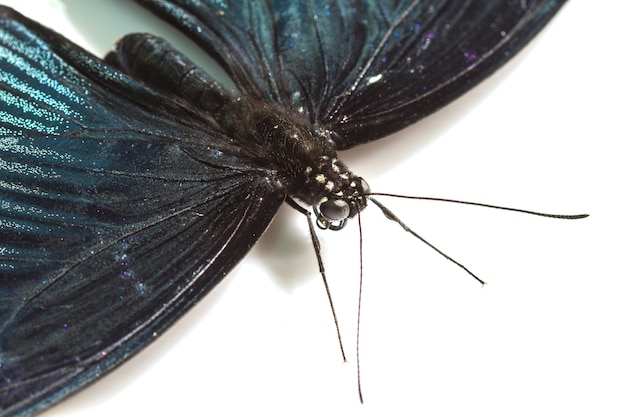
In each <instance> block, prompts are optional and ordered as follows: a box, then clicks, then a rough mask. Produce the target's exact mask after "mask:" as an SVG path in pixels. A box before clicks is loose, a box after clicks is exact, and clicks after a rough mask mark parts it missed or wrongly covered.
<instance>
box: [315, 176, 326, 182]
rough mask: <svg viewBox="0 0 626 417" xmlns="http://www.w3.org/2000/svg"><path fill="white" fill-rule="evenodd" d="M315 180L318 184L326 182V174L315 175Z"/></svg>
mask: <svg viewBox="0 0 626 417" xmlns="http://www.w3.org/2000/svg"><path fill="white" fill-rule="evenodd" d="M315 181H317V182H319V183H320V184H324V183H325V182H326V175H324V174H317V175H316V176H315Z"/></svg>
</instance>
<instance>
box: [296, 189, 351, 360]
mask: <svg viewBox="0 0 626 417" xmlns="http://www.w3.org/2000/svg"><path fill="white" fill-rule="evenodd" d="M286 201H287V204H289V205H290V206H291V207H293V208H295V209H296V210H298V211H299V212H300V213H302V214H304V215H305V216H306V220H307V223H308V224H309V234H310V235H311V241H312V242H313V249H314V250H315V257H316V258H317V265H318V267H319V271H320V274H321V275H322V280H323V281H324V287H325V288H326V295H327V296H328V303H329V304H330V310H331V312H332V313H333V320H334V321H335V329H337V339H338V340H339V348H340V349H341V357H342V358H343V361H344V362H346V353H345V351H344V349H343V341H342V340H341V331H340V330H339V320H337V313H336V312H335V305H334V303H333V297H332V296H331V294H330V287H329V286H328V280H327V279H326V269H325V268H324V262H323V261H322V252H321V245H320V240H319V239H318V238H317V233H315V227H314V226H313V220H311V212H310V211H308V210H307V209H305V208H304V207H301V206H300V205H299V204H298V203H296V202H295V201H294V200H293V199H292V198H291V197H287V200H286Z"/></svg>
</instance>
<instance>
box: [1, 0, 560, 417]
mask: <svg viewBox="0 0 626 417" xmlns="http://www.w3.org/2000/svg"><path fill="white" fill-rule="evenodd" d="M139 3H140V4H142V5H144V6H145V7H147V8H149V9H150V10H152V11H153V12H155V13H156V14H157V15H159V16H161V17H162V18H163V19H165V20H167V21H169V22H170V23H172V24H173V25H175V26H176V27H178V28H179V29H180V30H181V31H183V32H184V33H186V34H187V36H188V37H190V38H191V39H193V40H194V41H195V42H197V43H198V44H199V45H200V46H201V47H202V48H203V49H204V50H205V51H206V52H207V53H208V54H209V55H211V56H213V57H214V58H215V59H216V60H217V61H218V62H219V63H220V64H221V65H222V67H223V68H224V69H225V70H226V71H227V73H228V75H229V76H230V77H231V78H232V80H233V81H234V83H235V85H236V87H237V90H236V91H230V90H228V89H227V88H225V87H224V86H222V85H221V83H220V82H219V81H217V80H216V79H214V78H213V77H212V76H211V75H210V74H208V73H206V72H205V71H203V70H202V69H200V68H198V67H196V66H195V65H194V64H193V63H192V62H190V61H189V60H188V59H187V58H185V57H184V56H183V55H182V54H180V53H178V52H177V51H176V50H174V49H173V48H172V47H170V46H169V45H168V44H167V43H166V42H165V41H163V40H162V39H159V38H156V37H153V36H150V35H142V34H140V35H137V34H134V35H128V36H127V37H125V38H123V39H122V40H121V41H120V42H119V43H118V45H117V49H116V51H115V52H112V53H111V54H109V55H108V56H107V57H106V58H105V59H99V58H97V57H95V56H93V55H91V54H90V53H88V52H86V51H84V50H82V49H81V48H79V47H78V46H76V45H74V44H73V43H71V42H70V41H68V40H66V39H64V38H63V37H62V36H61V35H59V34H57V33H55V32H53V31H51V30H49V29H46V28H45V27H42V26H41V25H39V24H37V23H36V22H33V21H31V20H29V19H28V18H26V17H24V16H21V15H19V14H18V13H17V12H14V11H12V10H11V9H8V8H1V9H0V71H1V74H2V75H1V77H2V78H1V79H0V90H1V94H2V95H1V97H2V99H1V101H0V103H1V104H0V114H1V118H0V121H1V123H0V144H1V145H0V199H1V201H0V297H1V301H2V302H1V303H0V304H1V307H0V309H1V310H0V323H1V324H0V326H1V327H0V409H2V410H3V411H2V412H3V413H4V414H6V415H20V414H23V413H33V412H37V411H40V410H42V409H44V408H46V407H48V406H50V405H51V404H53V403H55V402H58V401H59V400H61V399H63V398H64V397H66V396H67V395H69V394H71V393H72V392H74V391H76V390H78V389H80V388H82V387H83V386H85V385H86V384H88V383H89V382H91V381H93V380H95V379H96V378H98V377H99V376H100V375H102V374H103V373H106V372H107V371H109V370H111V369H113V368H114V367H115V366H117V365H119V364H120V363H121V362H123V361H124V360H125V359H127V358H128V357H130V356H132V355H133V354H134V353H136V352H137V351H138V350H139V349H141V348H142V347H143V346H145V345H146V344H148V343H149V342H150V341H151V340H153V339H154V338H155V337H156V336H158V335H160V334H161V333H162V332H163V331H164V330H165V329H166V328H167V327H169V326H170V325H171V324H172V323H173V322H174V321H175V320H176V319H177V318H179V317H180V316H181V315H182V314H183V313H184V312H185V311H187V310H188V309H189V308H190V307H191V306H192V305H193V304H195V303H196V302H197V301H198V300H199V299H200V298H201V297H202V296H203V295H204V294H206V293H207V292H209V291H210V290H211V289H212V288H214V287H215V285H216V284H218V283H219V282H220V281H221V279H222V278H223V277H224V276H225V275H226V274H227V273H228V272H229V271H230V270H231V269H232V268H233V267H234V266H235V265H236V264H237V262H239V261H240V260H241V259H242V258H243V257H244V256H245V255H246V253H247V252H248V251H249V249H250V248H251V247H252V246H253V245H254V243H255V242H256V241H257V240H258V238H259V237H260V236H261V235H262V233H263V232H264V230H265V229H266V228H267V226H268V225H269V223H270V222H271V220H272V219H273V217H274V215H275V213H276V211H277V210H278V207H279V206H280V205H282V204H283V203H285V201H288V202H289V203H290V204H291V205H293V206H295V207H296V208H297V207H299V206H297V204H298V203H296V202H295V200H294V199H296V200H298V201H299V202H301V203H303V204H304V206H305V207H309V206H310V207H313V210H314V212H315V215H316V220H317V222H318V223H319V224H320V225H321V226H323V227H326V228H331V229H341V228H342V227H343V225H344V224H345V222H346V221H347V220H348V219H350V218H353V217H355V216H357V215H358V213H359V212H360V211H361V210H362V209H363V208H365V206H366V205H367V204H368V201H369V198H368V194H369V187H368V186H367V183H366V182H365V180H364V179H362V178H361V177H359V176H357V175H356V174H353V173H352V172H351V171H350V170H349V169H348V167H347V166H345V164H343V163H342V162H341V161H340V160H339V159H338V158H337V155H336V151H337V150H343V149H349V148H352V147H354V146H356V145H358V144H362V143H366V142H369V141H373V140H376V139H379V138H382V137H384V136H387V135H389V134H391V133H393V132H396V131H398V130H400V129H402V128H404V127H406V126H408V125H410V124H412V123H414V122H416V121H417V120H419V119H421V118H423V117H425V116H427V115H429V114H430V113H432V112H434V111H436V110H438V109H439V108H441V107H442V106H444V105H446V104H447V103H449V102H450V101H452V100H454V99H455V98H457V97H458V96H460V95H461V94H463V93H464V92H465V91H467V90H468V89H470V88H471V87H473V86H474V85H476V84H477V83H478V82H480V81H481V80H482V79H484V78H485V77H487V76H488V75H490V74H491V73H492V72H493V71H495V70H496V69H497V68H499V67H500V66H501V65H502V64H503V63H504V62H506V61H507V60H508V59H509V58H510V57H511V56H513V55H514V54H515V53H516V52H517V51H518V50H519V49H520V48H521V47H522V46H524V45H525V44H526V43H527V42H528V41H529V40H530V39H531V38H532V37H533V36H534V35H535V34H536V33H537V32H538V31H539V30H540V29H541V28H542V27H543V26H544V25H545V24H546V23H547V21H548V20H549V19H550V18H551V17H552V16H553V15H554V13H556V11H557V10H558V9H559V8H560V6H561V5H562V4H563V3H564V1H532V0H526V1H524V0H520V1H504V0H501V1H462V2H450V1H438V2H428V3H427V2H423V1H418V0H413V1H358V2H357V1H337V2H333V3H326V2H318V1H311V2H288V1H274V2H265V3H262V4H260V3H257V2H251V1H250V2H246V1H239V2H228V1H155V0H153V1H139ZM300 209H301V210H304V209H303V208H302V207H300Z"/></svg>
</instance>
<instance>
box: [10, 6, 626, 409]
mask: <svg viewBox="0 0 626 417" xmlns="http://www.w3.org/2000/svg"><path fill="white" fill-rule="evenodd" d="M0 3H3V4H7V5H11V6H13V7H15V8H17V9H18V10H21V11H22V12H23V13H25V14H27V15H28V16H30V17H32V18H34V19H36V20H39V21H41V22H43V23H45V24H47V25H49V26H52V27H53V28H55V29H56V30H58V31H60V32H62V33H64V34H65V35H66V36H68V37H70V38H71V39H73V40H74V41H75V42H78V43H79V44H81V45H82V46H84V47H87V48H88V49H90V50H92V51H93V52H95V53H97V54H98V55H103V54H104V53H105V52H106V51H107V50H109V49H110V48H111V45H112V43H113V41H114V40H115V39H117V38H119V37H120V36H122V35H123V34H126V33H128V32H132V31H150V32H158V33H161V34H162V35H163V34H164V36H166V37H167V38H169V39H182V36H180V35H177V34H175V33H174V32H173V31H172V30H171V29H168V28H167V27H165V26H163V25H158V23H159V22H158V21H157V20H156V18H154V17H152V16H151V15H150V14H148V13H147V12H144V11H143V10H141V9H140V8H139V7H137V6H135V5H134V4H131V5H128V4H126V3H127V1H122V0H109V1H106V2H105V1H99V2H96V1H85V0H36V1H26V0H16V1H2V2H0ZM584 4H585V2H583V1H571V2H570V4H567V5H566V6H565V7H564V9H563V10H562V11H561V12H560V13H559V15H558V16H557V17H556V18H555V19H554V21H553V22H552V23H551V24H550V25H549V27H548V28H546V30H545V31H544V32H543V33H542V34H541V35H540V36H539V37H538V38H537V39H536V40H535V41H534V42H533V43H532V44H531V45H530V46H529V47H528V48H527V49H526V50H525V51H524V52H523V53H521V54H520V55H519V56H518V57H516V58H515V59H514V60H513V61H512V62H511V63H510V64H509V65H507V66H506V67H505V68H504V69H502V70H501V71H499V72H498V73H497V74H496V75H495V76H494V77H492V78H491V79H489V80H488V81H487V82H484V83H483V84H481V85H480V86H479V87H478V88H476V89H475V90H473V91H472V92H471V93H469V94H467V95H465V96H464V97H463V98H462V99H460V100H458V101H456V102H455V103H453V104H452V105H450V106H448V107H447V108H446V109H444V110H442V111H440V112H438V113H437V114H435V115H434V116H432V117H430V118H428V119H427V120H424V121H422V122H420V123H418V124H416V125H414V126H412V127H410V128H408V129H406V130H404V131H403V132H400V133H399V134H396V135H393V136H392V137H389V138H386V139H384V140H381V141H378V143H374V144H371V145H368V146H363V147H361V148H359V149H356V150H353V151H350V152H347V153H345V154H344V157H345V160H346V162H348V163H349V165H350V167H351V168H352V169H353V171H354V172H356V173H358V174H359V175H362V176H363V177H365V178H366V179H367V181H368V182H369V184H370V186H371V187H372V189H373V190H376V191H385V192H396V193H404V194H412V195H429V196H440V197H449V198H458V199H467V200H472V201H480V202H485V203H492V204H500V205H506V206H514V207H520V208H528V209H532V210H540V211H547V212H556V213H578V212H588V213H590V214H591V217H590V218H588V219H586V220H581V221H562V220H550V219H543V218H537V217H533V216H525V215H519V214H513V213H507V212H497V211H493V210H488V209H477V208H471V207H465V206H455V205H443V204H438V203H426V202H415V201H401V200H395V199H394V200H390V199H385V202H386V203H387V205H388V206H389V207H390V208H392V209H393V210H394V211H396V213H397V214H398V215H399V216H400V217H401V218H402V219H404V220H405V221H406V222H407V223H408V224H410V225H412V226H413V227H414V228H415V229H416V230H417V231H418V232H420V233H421V234H422V235H423V236H425V237H427V238H429V239H430V240H431V241H432V242H433V243H435V244H436V245H438V246H439V247H440V248H441V249H443V250H444V251H446V252H447V253H449V254H450V255H452V256H453V257H455V258H456V259H458V260H459V261H461V262H463V263H465V264H466V265H467V266H469V267H470V269H472V270H473V271H475V272H476V273H477V274H479V275H480V276H481V277H482V278H483V279H485V280H486V281H487V282H488V285H486V286H485V287H484V288H481V286H480V285H478V283H476V282H475V281H474V280H473V279H472V278H470V277H469V276H468V275H466V274H465V273H463V272H462V271H461V270H460V269H458V268H457V267H455V266H454V265H452V264H450V263H449V262H447V261H445V260H444V259H442V258H441V257H440V256H438V255H437V254H435V253H434V252H433V251H432V250H430V249H428V248H426V247H425V246H424V245H422V244H421V243H420V242H419V241H417V240H415V239H412V238H411V237H410V236H408V235H407V234H406V233H403V232H402V231H401V229H400V228H398V227H397V226H396V225H395V224H393V223H391V222H389V221H387V220H386V219H385V218H384V216H382V215H381V213H380V212H379V211H378V210H377V209H376V208H370V209H368V210H366V212H365V213H364V215H363V224H364V225H363V228H364V237H363V239H364V246H365V249H364V251H365V267H364V281H365V284H364V285H365V288H364V300H363V310H362V327H361V331H362V339H361V365H362V366H361V373H362V383H363V391H364V395H365V404H364V405H361V404H359V402H358V398H357V385H356V366H355V330H356V313H357V309H356V300H357V288H358V279H359V264H358V230H357V228H356V222H352V224H351V225H350V227H347V228H346V230H344V231H343V232H340V233H336V232H322V233H321V239H322V245H323V256H324V259H325V261H326V267H327V271H328V275H329V279H330V285H331V288H332V291H333V295H334V299H335V305H336V308H337V310H338V314H339V319H340V325H341V328H342V331H343V337H344V341H345V345H346V353H347V355H348V363H345V364H344V363H342V361H341V358H340V353H339V350H338V347H337V341H336V338H335V334H334V332H335V330H334V327H333V323H332V320H331V317H330V313H329V308H328V305H327V301H326V296H325V294H324V290H323V286H322V283H321V280H320V278H319V275H318V274H317V272H316V270H317V269H316V264H315V259H314V256H313V251H312V249H311V245H310V240H309V237H308V233H307V229H306V222H305V221H304V219H303V218H301V216H300V215H298V214H297V213H294V212H293V210H291V209H289V208H287V207H285V208H283V209H282V210H281V211H280V212H279V215H278V217H277V219H276V221H275V222H274V223H273V224H272V226H271V227H270V229H269V231H268V232H267V234H266V235H265V236H264V237H263V239H262V240H261V242H260V243H259V244H258V245H257V246H256V247H255V248H254V250H253V251H252V253H251V254H250V255H249V256H248V257H247V258H246V259H245V260H244V261H243V262H242V263H241V264H240V265H239V267H237V268H236V269H235V270H234V271H233V272H232V273H231V274H230V275H229V276H228V277H227V278H226V279H225V280H224V282H223V283H222V284H221V285H220V286H219V287H218V288H217V289H216V290H214V291H213V292H212V293H211V294H209V296H207V297H206V298H205V299H204V300H203V301H202V303H200V305H198V306H197V307H196V308H195V309H193V310H192V311H191V312H190V313H189V314H187V315H186V316H185V317H184V318H183V319H182V320H181V321H180V322H179V323H177V324H176V325H175V326H174V327H173V328H172V329H171V330H170V331H168V332H167V333H166V334H165V335H164V336H163V337H162V338H160V339H159V340H158V341H157V342H156V343H154V344H153V345H151V346H150V347H148V348H147V349H145V350H144V351H143V352H141V353H140V354H139V355H137V356H136V357H135V358H133V359H132V360H131V361H129V362H128V363H126V364H124V365H123V366H121V367H120V368H119V369H117V370H115V371H114V372H112V373H111V374H110V375H108V376H106V377H105V378H103V379H102V380H100V381H99V382H97V383H96V384H94V385H92V386H90V387H89V388H87V389H85V390H84V391H82V392H80V393H79V394H77V395H75V396H74V397H72V398H70V399H69V400H68V401H66V402H64V403H62V404H61V405H59V406H56V407H54V408H53V409H51V410H49V411H48V412H47V413H45V414H44V415H45V416H47V417H52V416H111V415H116V416H136V415H142V416H161V415H163V416H166V415H167V416H169V415H178V416H196V415H211V416H235V415H237V416H241V415H260V414H264V415H273V416H287V415H289V416H292V415H312V416H313V415H314V416H321V415H342V416H351V415H370V416H380V415H389V416H405V415H406V416H410V415H415V416H428V417H431V416H460V415H463V416H473V415H480V416H518V415H519V416H529V415H532V416H554V415H573V414H576V415H598V416H618V415H621V416H623V415H624V414H625V413H626V404H625V403H626V400H625V399H624V394H625V392H626V377H625V375H626V355H625V352H626V340H625V339H626V336H625V332H624V330H625V325H624V322H625V319H626V303H625V301H626V300H625V299H626V297H625V296H626V285H625V284H624V282H625V279H626V272H625V269H626V267H625V265H624V262H623V259H624V249H625V247H626V244H625V243H624V236H623V235H624V232H625V231H626V228H625V224H626V221H625V220H624V218H625V212H626V211H625V210H624V209H625V208H626V204H625V203H624V197H623V195H624V190H623V183H624V178H625V171H626V169H625V168H624V157H625V155H626V154H625V152H624V148H625V147H624V143H625V140H626V129H625V128H624V120H623V119H624V107H625V106H624V97H625V95H626V89H625V86H624V73H623V72H624V67H625V66H624V62H623V61H624V58H623V56H624V40H625V39H624V35H623V32H622V31H621V30H620V28H622V27H623V17H624V16H626V6H624V5H623V3H621V2H617V1H609V0H604V1H602V0H599V1H595V2H586V4H587V6H586V7H587V9H585V8H584V7H585V6H584ZM381 200H382V199H381Z"/></svg>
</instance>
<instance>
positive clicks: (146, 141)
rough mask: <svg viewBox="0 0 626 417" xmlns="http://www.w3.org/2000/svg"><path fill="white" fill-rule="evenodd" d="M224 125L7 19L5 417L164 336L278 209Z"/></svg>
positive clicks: (0, 282)
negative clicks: (164, 332) (224, 131)
mask: <svg viewBox="0 0 626 417" xmlns="http://www.w3.org/2000/svg"><path fill="white" fill-rule="evenodd" d="M271 178H272V175H271V171H270V170H269V169H267V168H264V167H259V166H255V165H252V164H251V162H250V160H249V159H248V158H247V156H246V154H245V150H242V149H241V148H240V147H239V146H237V144H235V143H232V141H231V140H230V139H228V138H226V137H225V136H224V135H223V133H222V132H220V129H219V126H217V125H216V124H215V123H214V121H213V120H212V119H211V118H210V117H208V116H206V115H204V114H202V113H198V112H197V111H196V110H195V109H194V108H192V107H191V106H189V105H188V103H187V102H185V101H184V100H183V99H181V98H179V97H175V96H167V95H163V94H162V93H159V92H156V91H154V90H151V89H150V88H148V87H146V86H144V85H143V84H141V83H139V82H137V81H135V80H134V79H132V78H130V77H128V76H126V75H124V74H123V73H120V72H118V71H117V70H115V69H114V68H112V67H110V66H108V65H107V64H105V63H104V62H102V61H100V60H99V59H97V58H95V57H93V56H91V55H89V54H88V53H87V52H85V51H83V50H82V49H80V48H79V47H77V46H75V45H73V44H72V43H71V42H69V41H67V40H66V39H64V38H63V37H61V36H60V35H58V34H56V33H54V32H52V31H50V30H48V29H45V28H43V27H41V26H40V25H38V24H37V23H35V22H32V21H30V20H28V19H26V18H25V17H23V16H21V15H19V14H18V13H16V12H14V11H12V10H11V9H8V8H0V414H3V415H5V414H9V415H11V414H20V413H32V412H35V411H37V410H40V409H42V408H45V407H47V406H49V405H50V404H51V403H54V402H57V401H59V400H60V399H62V398H63V397H65V396H67V395H68V394H70V393H72V392H73V391H75V390H76V389H78V388H80V387H82V386H84V385H86V384H88V383H89V382H91V381H92V380H93V379H95V378H96V377H98V376H100V375H101V374H102V373H104V372H107V371H108V370H110V369H111V368H112V367H114V366H116V365H117V364H119V363H120V362H122V361H123V360H125V359H127V358H128V357H130V356H131V355H133V354H134V353H136V352H137V351H138V350H139V349H141V348H142V347H143V346H145V345H146V344H147V343H149V342H150V341H151V340H153V339H154V337H156V336H157V335H159V334H160V333H162V332H163V331H164V330H165V329H166V328H167V327H168V326H169V325H170V324H171V323H172V322H173V321H174V320H176V319H177V318H179V317H180V316H181V315H182V314H183V313H184V312H185V311H186V310H187V309H188V308H189V307H190V306H191V305H192V304H194V303H195V302H196V301H197V300H198V299H199V298H200V297H202V295H204V294H205V293H206V292H208V291H209V290H210V289H211V288H212V287H213V286H215V285H216V284H217V283H218V282H219V281H220V280H221V279H222V278H223V277H224V275H225V274H226V273H228V272H229V271H230V270H231V269H232V268H233V267H234V265H235V264H236V263H237V262H238V261H239V260H240V259H241V258H242V257H243V256H244V255H245V254H246V253H247V251H248V250H249V249H250V247H251V246H252V245H253V244H254V243H255V242H256V240H257V239H258V238H259V237H260V235H261V234H262V233H263V231H264V230H265V228H266V227H267V225H268V224H269V223H270V221H271V219H272V218H273V216H274V213H275V212H276V210H277V208H278V206H279V205H280V204H281V202H282V201H283V199H284V191H283V190H282V188H281V185H280V184H278V183H276V182H275V181H272V180H271Z"/></svg>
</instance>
